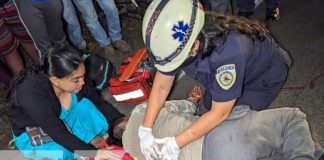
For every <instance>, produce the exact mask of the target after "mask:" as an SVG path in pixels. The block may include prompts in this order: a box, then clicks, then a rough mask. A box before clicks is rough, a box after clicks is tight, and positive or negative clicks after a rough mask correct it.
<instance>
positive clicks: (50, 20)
mask: <svg viewBox="0 0 324 160" xmlns="http://www.w3.org/2000/svg"><path fill="white" fill-rule="evenodd" d="M14 1H15V3H16V6H17V8H18V11H19V15H20V18H21V20H22V22H23V23H24V25H25V27H26V28H27V30H28V32H29V34H30V35H31V37H32V39H33V41H34V43H35V45H36V47H37V49H38V50H39V52H40V53H41V55H42V57H41V59H42V60H43V58H44V57H43V55H44V54H46V53H47V52H48V50H49V49H50V48H52V47H59V46H63V45H66V44H68V43H67V41H66V37H65V33H64V30H63V20H62V17H63V5H62V1H60V0H48V1H46V2H32V0H14Z"/></svg>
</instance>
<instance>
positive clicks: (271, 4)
mask: <svg viewBox="0 0 324 160" xmlns="http://www.w3.org/2000/svg"><path fill="white" fill-rule="evenodd" d="M279 4H280V0H266V7H267V8H269V9H273V8H276V7H279ZM237 7H238V8H239V10H240V11H243V12H254V9H255V0H237Z"/></svg>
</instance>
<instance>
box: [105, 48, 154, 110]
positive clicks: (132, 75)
mask: <svg viewBox="0 0 324 160" xmlns="http://www.w3.org/2000/svg"><path fill="white" fill-rule="evenodd" d="M117 74H120V75H121V76H120V77H117V78H111V79H110V81H109V83H110V88H109V92H110V93H111V95H112V96H113V97H114V99H115V100H116V102H118V103H122V104H130V103H138V102H142V101H145V100H147V99H148V97H149V94H150V92H151V86H152V83H153V78H154V74H155V69H154V67H152V65H150V64H149V61H148V56H147V53H146V49H144V48H143V49H140V50H138V51H137V52H136V54H135V55H134V57H128V58H127V59H126V60H125V61H124V62H123V63H122V65H121V66H120V68H119V69H118V71H117Z"/></svg>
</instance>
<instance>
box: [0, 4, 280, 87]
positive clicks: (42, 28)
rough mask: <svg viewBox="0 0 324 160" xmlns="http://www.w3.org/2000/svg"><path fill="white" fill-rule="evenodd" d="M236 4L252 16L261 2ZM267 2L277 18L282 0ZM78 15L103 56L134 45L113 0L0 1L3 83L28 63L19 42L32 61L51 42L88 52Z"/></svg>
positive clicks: (227, 7) (218, 8)
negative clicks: (102, 19) (125, 33)
mask: <svg viewBox="0 0 324 160" xmlns="http://www.w3.org/2000/svg"><path fill="white" fill-rule="evenodd" d="M148 2H149V1H148ZM201 2H202V3H203V5H204V7H205V10H209V11H215V12H222V13H230V12H231V7H233V4H232V3H233V1H232V0H201ZM94 3H96V4H97V5H98V6H100V8H101V10H102V12H104V14H105V18H106V21H107V24H108V28H107V29H106V28H105V27H103V25H102V24H101V23H100V21H99V20H98V13H97V10H98V9H96V7H95V5H94ZM236 3H237V7H238V15H240V16H244V17H246V18H249V17H250V16H251V15H252V14H253V13H254V9H255V7H256V3H257V2H255V1H254V0H237V2H236ZM266 7H267V11H266V19H267V20H269V19H271V20H277V19H279V0H267V1H266ZM78 14H80V15H81V17H82V21H83V22H84V24H85V26H86V27H87V28H88V30H89V31H90V32H91V35H92V36H93V38H94V39H95V40H96V41H97V42H98V44H99V47H100V48H101V49H100V51H101V52H102V53H103V54H101V55H105V57H109V56H108V55H110V54H114V53H115V51H116V50H119V51H121V52H123V53H127V52H128V51H129V50H130V48H131V47H130V45H129V44H128V43H127V42H126V41H125V40H123V37H122V32H121V23H120V18H119V14H118V8H117V7H116V3H115V1H106V0H97V1H92V0H62V1H58V0H29V1H26V0H2V1H1V2H0V53H1V61H0V77H1V78H0V82H1V83H4V84H5V86H7V87H8V86H9V85H10V80H11V78H12V77H15V76H17V75H18V74H19V72H20V71H21V70H22V69H23V68H24V65H25V64H24V60H23V58H22V57H21V54H20V53H19V51H20V50H21V49H19V46H20V44H21V46H22V47H23V49H24V51H25V52H26V53H28V56H29V57H30V59H31V60H32V63H42V58H43V57H44V55H45V54H47V53H48V51H49V50H50V49H51V48H53V47H58V46H64V45H73V46H74V47H75V48H77V49H79V50H80V51H83V52H86V51H87V47H88V46H87V42H86V40H85V38H84V37H83V35H82V29H81V25H80V20H81V19H78ZM62 17H63V18H62ZM64 20H65V21H64ZM64 23H66V26H67V27H66V29H65V28H64ZM106 31H108V33H107V32H106ZM66 35H68V36H66ZM66 37H68V38H66ZM23 57H24V56H23Z"/></svg>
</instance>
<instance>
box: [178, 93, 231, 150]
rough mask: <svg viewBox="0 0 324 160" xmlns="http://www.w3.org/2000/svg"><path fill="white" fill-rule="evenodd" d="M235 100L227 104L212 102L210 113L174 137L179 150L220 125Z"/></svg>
mask: <svg viewBox="0 0 324 160" xmlns="http://www.w3.org/2000/svg"><path fill="white" fill-rule="evenodd" d="M235 101H236V99H234V100H231V101H228V102H215V101H213V102H212V108H211V110H210V111H208V112H206V113H205V114H204V115H202V116H201V117H200V118H199V119H198V120H197V121H196V122H195V123H193V124H192V125H191V126H190V127H189V128H187V129H186V130H184V131H183V132H182V133H180V134H179V135H177V136H176V142H177V144H178V146H179V147H180V148H182V147H184V146H185V145H187V144H189V143H191V142H193V141H195V140H196V139H198V138H200V137H202V136H203V135H205V134H207V133H208V132H210V131H211V130H212V129H214V128H215V127H217V126H218V125H219V124H221V123H222V122H223V121H224V120H225V119H226V118H227V117H228V116H229V114H230V113H231V110H232V108H233V106H234V103H235Z"/></svg>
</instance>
